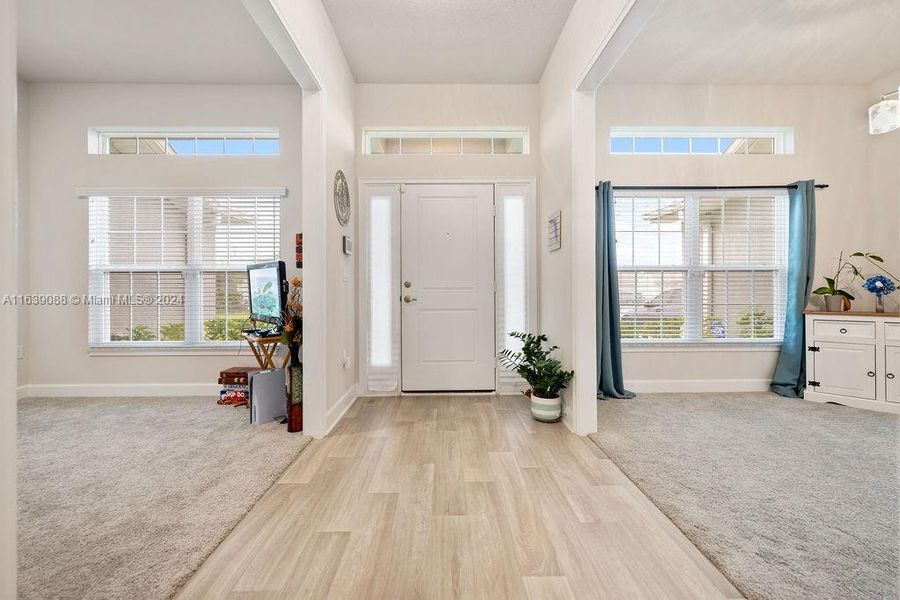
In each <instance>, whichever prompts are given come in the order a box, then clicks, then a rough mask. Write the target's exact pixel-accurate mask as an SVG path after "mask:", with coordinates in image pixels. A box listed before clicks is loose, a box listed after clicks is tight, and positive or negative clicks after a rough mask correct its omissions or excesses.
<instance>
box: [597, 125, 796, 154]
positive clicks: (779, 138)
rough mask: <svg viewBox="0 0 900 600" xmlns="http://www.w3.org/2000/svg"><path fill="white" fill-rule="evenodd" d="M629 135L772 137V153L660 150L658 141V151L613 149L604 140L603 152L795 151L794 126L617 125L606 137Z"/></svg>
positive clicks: (658, 136)
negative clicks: (773, 145)
mask: <svg viewBox="0 0 900 600" xmlns="http://www.w3.org/2000/svg"><path fill="white" fill-rule="evenodd" d="M616 137H630V138H638V137H640V138H660V139H661V138H667V137H669V138H673V137H677V138H772V139H774V140H775V151H774V153H773V154H730V155H725V154H723V153H721V152H696V153H695V152H694V151H693V149H692V148H690V149H689V150H688V152H663V151H662V141H660V151H659V152H635V151H634V149H633V148H632V151H631V152H613V151H612V148H611V147H610V144H611V142H610V141H607V144H606V152H607V153H609V154H611V155H614V156H632V155H634V156H777V155H781V154H793V153H794V128H793V127H690V126H679V127H657V126H617V127H610V129H609V139H610V140H612V138H616Z"/></svg>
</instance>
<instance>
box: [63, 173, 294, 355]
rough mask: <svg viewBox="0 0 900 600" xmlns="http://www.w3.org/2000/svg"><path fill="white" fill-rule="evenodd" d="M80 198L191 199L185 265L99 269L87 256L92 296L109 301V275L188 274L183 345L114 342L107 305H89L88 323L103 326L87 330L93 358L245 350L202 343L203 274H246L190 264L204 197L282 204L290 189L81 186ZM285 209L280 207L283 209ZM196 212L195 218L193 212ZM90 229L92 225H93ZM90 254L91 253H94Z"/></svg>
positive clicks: (236, 344) (233, 344)
mask: <svg viewBox="0 0 900 600" xmlns="http://www.w3.org/2000/svg"><path fill="white" fill-rule="evenodd" d="M76 194H77V196H78V198H80V199H86V200H88V201H90V199H92V198H112V197H151V198H154V197H172V198H187V199H188V207H187V208H188V213H189V216H188V222H187V252H188V258H187V261H186V264H185V265H178V266H172V267H163V266H154V267H149V266H142V265H134V266H131V265H123V266H111V267H109V266H103V267H95V266H94V265H92V264H90V256H89V258H88V277H89V285H88V294H89V295H94V296H102V297H109V277H108V274H109V273H113V272H125V273H137V272H142V271H143V272H152V273H166V272H172V273H183V274H184V329H185V331H184V334H185V339H184V341H183V342H182V341H140V342H134V341H127V342H126V341H117V342H112V341H109V318H110V315H109V310H108V306H102V305H93V304H92V305H89V306H88V322H89V323H90V322H91V321H93V322H95V323H97V324H98V325H99V326H97V327H95V328H91V327H90V325H89V327H88V350H89V352H90V354H92V355H95V354H96V355H103V354H153V353H159V354H164V355H178V354H192V353H211V354H215V353H221V352H223V351H224V352H226V353H228V354H233V353H234V352H235V351H236V350H238V349H240V348H241V346H242V344H243V340H226V341H205V340H203V314H202V311H203V305H202V302H201V299H202V294H203V290H202V274H203V273H219V272H234V271H243V270H245V269H246V267H247V265H245V264H230V265H215V266H210V267H205V266H203V265H202V264H198V263H196V262H195V261H192V260H191V256H192V255H194V254H196V253H197V252H198V250H199V248H198V245H197V236H196V232H195V231H193V230H194V229H195V228H196V222H197V221H198V219H199V218H200V217H199V215H197V214H196V213H197V211H200V210H202V203H203V200H204V198H210V197H212V198H252V197H256V198H276V199H278V201H279V203H280V202H282V201H283V200H284V198H285V197H286V196H287V189H286V188H227V189H225V188H174V189H173V188H79V189H78V190H77V192H76ZM279 211H280V208H279ZM191 213H194V216H193V217H191V216H190V214H191ZM279 221H280V219H279ZM89 227H90V225H89ZM281 228H282V226H281V225H279V230H278V231H277V232H276V233H277V236H278V242H277V244H276V247H277V248H279V250H280V248H281V239H280V238H281ZM89 254H90V251H89ZM98 310H102V311H103V314H102V315H101V316H100V318H97V317H95V315H94V311H98Z"/></svg>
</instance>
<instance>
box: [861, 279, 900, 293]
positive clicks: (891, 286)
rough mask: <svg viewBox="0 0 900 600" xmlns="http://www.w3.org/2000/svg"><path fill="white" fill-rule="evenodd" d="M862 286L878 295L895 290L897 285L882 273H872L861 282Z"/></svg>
mask: <svg viewBox="0 0 900 600" xmlns="http://www.w3.org/2000/svg"><path fill="white" fill-rule="evenodd" d="M862 286H863V289H865V290H866V291H867V292H869V293H872V294H875V295H876V296H878V297H881V296H888V295H890V294H893V293H894V292H896V291H897V285H896V284H895V283H894V282H893V281H892V280H891V279H890V278H889V277H885V276H884V275H872V276H871V277H869V278H868V279H866V280H865V281H864V282H863V284H862Z"/></svg>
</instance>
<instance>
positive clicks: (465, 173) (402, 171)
mask: <svg viewBox="0 0 900 600" xmlns="http://www.w3.org/2000/svg"><path fill="white" fill-rule="evenodd" d="M539 116H540V113H539V110H538V86H537V85H535V84H497V85H480V84H396V85H395V84H359V85H357V86H356V139H357V147H358V149H357V154H356V172H357V175H358V176H359V177H360V178H368V177H397V178H401V179H402V178H414V177H474V176H484V177H537V174H538V170H539V155H538V151H539V149H540V131H539V129H540V127H539ZM403 126H408V127H467V126H468V127H491V126H497V127H527V128H528V131H529V135H530V138H531V139H530V142H531V153H530V154H527V155H515V154H509V155H493V156H475V155H460V156H430V155H422V156H411V155H371V154H363V145H362V139H363V138H362V136H363V129H364V128H366V127H403Z"/></svg>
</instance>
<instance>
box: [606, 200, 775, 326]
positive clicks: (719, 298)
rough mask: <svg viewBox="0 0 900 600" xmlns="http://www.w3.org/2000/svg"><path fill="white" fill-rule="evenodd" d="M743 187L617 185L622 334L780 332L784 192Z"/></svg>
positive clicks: (617, 243)
mask: <svg viewBox="0 0 900 600" xmlns="http://www.w3.org/2000/svg"><path fill="white" fill-rule="evenodd" d="M649 193H650V194H652V192H649ZM737 193H739V194H741V195H725V194H723V195H715V194H710V193H709V192H697V193H696V194H684V195H679V196H664V195H662V194H663V192H660V195H658V196H657V195H641V196H636V195H634V194H633V193H629V192H626V191H623V192H622V193H621V194H618V193H617V194H616V198H615V217H616V252H617V258H618V267H619V275H618V279H619V299H620V314H621V327H622V338H623V339H624V340H633V341H635V340H644V341H689V342H716V341H732V342H744V341H754V340H768V341H776V340H779V339H780V338H781V334H782V331H781V330H782V327H783V322H784V304H785V286H786V277H787V268H786V253H787V211H786V198H784V197H778V196H748V195H746V193H745V192H737Z"/></svg>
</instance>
